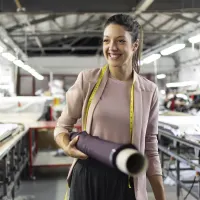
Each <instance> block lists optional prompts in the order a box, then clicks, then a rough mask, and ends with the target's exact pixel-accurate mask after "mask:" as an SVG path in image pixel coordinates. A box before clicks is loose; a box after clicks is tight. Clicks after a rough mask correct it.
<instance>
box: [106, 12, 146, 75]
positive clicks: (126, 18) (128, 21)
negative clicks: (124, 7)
mask: <svg viewBox="0 0 200 200" xmlns="http://www.w3.org/2000/svg"><path fill="white" fill-rule="evenodd" d="M110 24H117V25H121V26H123V27H124V28H125V30H126V31H128V32H129V33H130V35H131V37H132V42H133V43H134V42H136V41H137V40H139V46H138V49H137V51H136V52H135V54H134V55H133V61H132V62H133V68H134V70H135V71H136V72H137V73H139V72H140V58H141V52H142V48H143V31H142V27H141V26H140V24H139V23H138V22H137V21H136V20H134V19H133V18H132V17H131V16H130V15H126V14H116V15H113V16H111V17H110V18H109V19H108V20H107V21H106V23H105V25H104V29H105V28H106V27H107V26H108V25H110Z"/></svg>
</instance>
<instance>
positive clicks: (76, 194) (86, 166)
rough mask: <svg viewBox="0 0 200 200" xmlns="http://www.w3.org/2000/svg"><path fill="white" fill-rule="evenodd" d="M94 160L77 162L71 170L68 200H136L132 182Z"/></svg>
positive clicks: (120, 173) (115, 170)
mask: <svg viewBox="0 0 200 200" xmlns="http://www.w3.org/2000/svg"><path fill="white" fill-rule="evenodd" d="M131 183H132V184H131V188H129V187H128V176H127V175H126V174H123V173H122V172H120V171H119V170H117V169H114V168H110V167H108V166H106V165H104V164H102V163H100V162H98V161H96V160H93V159H91V158H88V159H87V160H78V161H77V163H76V165H75V166H74V168H73V172H72V179H71V185H70V191H69V200H136V199H135V193H134V186H133V180H132V181H131Z"/></svg>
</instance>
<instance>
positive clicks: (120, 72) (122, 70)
mask: <svg viewBox="0 0 200 200" xmlns="http://www.w3.org/2000/svg"><path fill="white" fill-rule="evenodd" d="M109 70H110V75H111V77H112V78H114V79H118V80H120V81H130V80H132V79H133V68H132V66H122V67H112V66H109Z"/></svg>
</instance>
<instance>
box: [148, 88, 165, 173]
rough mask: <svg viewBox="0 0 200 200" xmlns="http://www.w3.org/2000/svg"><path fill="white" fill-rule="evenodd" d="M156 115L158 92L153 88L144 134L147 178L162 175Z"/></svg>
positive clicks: (157, 113)
mask: <svg viewBox="0 0 200 200" xmlns="http://www.w3.org/2000/svg"><path fill="white" fill-rule="evenodd" d="M158 115H159V102H158V90H157V87H156V88H155V91H154V94H153V98H152V103H151V109H150V113H149V120H148V126H147V132H146V141H145V153H146V156H147V158H148V161H149V167H148V170H147V176H152V175H162V169H161V164H160V158H159V154H158V140H157V135H158Z"/></svg>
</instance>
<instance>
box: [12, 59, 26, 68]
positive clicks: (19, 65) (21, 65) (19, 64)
mask: <svg viewBox="0 0 200 200" xmlns="http://www.w3.org/2000/svg"><path fill="white" fill-rule="evenodd" d="M13 63H14V64H15V65H17V66H18V67H21V68H23V67H24V63H23V62H22V61H21V60H14V62H13Z"/></svg>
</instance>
